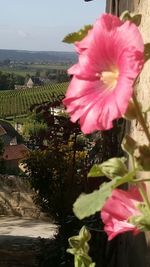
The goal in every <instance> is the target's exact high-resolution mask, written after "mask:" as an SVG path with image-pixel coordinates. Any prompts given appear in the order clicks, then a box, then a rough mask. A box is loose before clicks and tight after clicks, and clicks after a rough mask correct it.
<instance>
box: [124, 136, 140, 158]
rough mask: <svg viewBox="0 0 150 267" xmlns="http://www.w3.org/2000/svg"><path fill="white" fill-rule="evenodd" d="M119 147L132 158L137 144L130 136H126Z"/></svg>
mask: <svg viewBox="0 0 150 267" xmlns="http://www.w3.org/2000/svg"><path fill="white" fill-rule="evenodd" d="M121 147H122V149H123V150H124V151H125V152H127V153H128V154H129V155H131V156H132V155H133V154H134V151H135V149H136V148H137V147H138V144H137V142H136V141H135V140H134V139H133V138H132V137H131V136H129V135H128V134H127V135H126V136H125V137H124V138H123V141H122V144H121Z"/></svg>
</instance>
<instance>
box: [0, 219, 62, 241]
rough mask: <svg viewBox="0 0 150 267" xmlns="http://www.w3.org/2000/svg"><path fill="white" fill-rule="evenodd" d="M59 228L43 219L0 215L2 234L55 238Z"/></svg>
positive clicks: (0, 232) (0, 233)
mask: <svg viewBox="0 0 150 267" xmlns="http://www.w3.org/2000/svg"><path fill="white" fill-rule="evenodd" d="M57 231H58V228H57V226H56V225H55V224H53V223H50V222H45V221H42V220H34V219H26V218H20V217H13V216H12V217H3V216H2V217H0V235H11V236H26V237H41V238H53V237H54V235H55V234H56V233H57Z"/></svg>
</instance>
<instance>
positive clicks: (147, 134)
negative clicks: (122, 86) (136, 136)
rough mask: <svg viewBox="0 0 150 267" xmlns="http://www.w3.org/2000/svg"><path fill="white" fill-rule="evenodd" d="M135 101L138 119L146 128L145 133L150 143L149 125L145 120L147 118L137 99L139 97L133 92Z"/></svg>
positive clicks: (144, 128)
mask: <svg viewBox="0 0 150 267" xmlns="http://www.w3.org/2000/svg"><path fill="white" fill-rule="evenodd" d="M133 102H134V105H135V108H136V113H137V119H138V121H139V123H140V124H141V126H142V127H143V130H144V132H145V135H146V137H147V139H148V142H149V143H150V132H149V130H148V127H147V125H146V121H145V119H144V117H143V114H142V112H141V108H140V105H139V103H138V101H137V98H136V96H135V94H133Z"/></svg>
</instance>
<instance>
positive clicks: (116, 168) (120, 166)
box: [88, 158, 128, 179]
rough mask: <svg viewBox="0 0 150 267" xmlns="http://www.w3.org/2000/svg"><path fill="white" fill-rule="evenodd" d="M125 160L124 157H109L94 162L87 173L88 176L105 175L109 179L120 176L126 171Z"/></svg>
mask: <svg viewBox="0 0 150 267" xmlns="http://www.w3.org/2000/svg"><path fill="white" fill-rule="evenodd" d="M125 161H126V158H111V159H109V160H107V161H105V162H103V163H101V164H95V165H94V166H93V167H92V168H91V170H90V172H89V173H88V177H101V176H107V177H108V178H110V179H112V178H115V177H121V176H123V175H125V174H126V173H127V172H128V170H127V167H126V165H125V164H124V162H125Z"/></svg>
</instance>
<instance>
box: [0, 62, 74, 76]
mask: <svg viewBox="0 0 150 267" xmlns="http://www.w3.org/2000/svg"><path fill="white" fill-rule="evenodd" d="M68 68H69V66H68V65H56V64H22V65H21V64H17V65H16V66H13V67H7V66H3V67H2V66H0V71H2V72H6V73H14V74H17V75H22V76H26V75H27V74H29V75H30V76H35V74H36V72H37V71H40V74H41V75H42V76H44V75H45V72H46V71H48V70H49V71H51V70H53V69H54V70H57V69H58V70H67V69H68Z"/></svg>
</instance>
